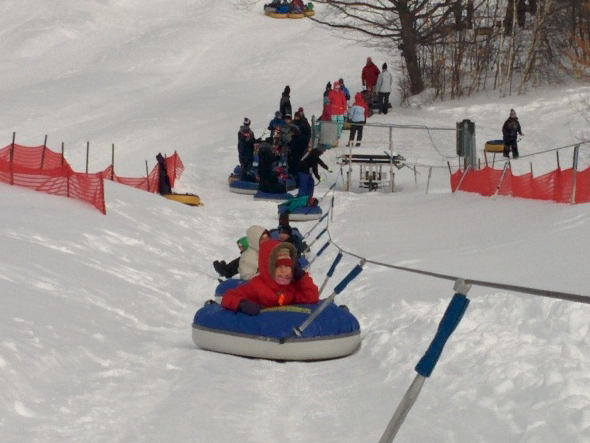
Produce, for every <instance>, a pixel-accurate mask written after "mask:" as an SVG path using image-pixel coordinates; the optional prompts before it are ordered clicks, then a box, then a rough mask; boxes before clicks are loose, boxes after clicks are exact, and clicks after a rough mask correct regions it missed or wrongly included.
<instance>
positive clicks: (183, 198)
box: [162, 193, 201, 206]
mask: <svg viewBox="0 0 590 443" xmlns="http://www.w3.org/2000/svg"><path fill="white" fill-rule="evenodd" d="M162 197H165V198H167V199H168V200H174V201H177V202H180V203H184V204H185V205H189V206H200V205H201V199H200V198H199V196H198V195H195V194H176V193H172V194H162Z"/></svg>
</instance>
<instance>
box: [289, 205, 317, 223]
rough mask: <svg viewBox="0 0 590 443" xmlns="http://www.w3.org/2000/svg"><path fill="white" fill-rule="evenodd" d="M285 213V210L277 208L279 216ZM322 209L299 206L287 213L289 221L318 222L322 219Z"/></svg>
mask: <svg viewBox="0 0 590 443" xmlns="http://www.w3.org/2000/svg"><path fill="white" fill-rule="evenodd" d="M283 212H286V209H283V208H281V207H279V214H282V213H283ZM322 212H323V211H322V208H321V207H320V206H299V207H298V208H295V209H293V210H292V211H290V212H289V220H290V221H309V220H318V219H320V218H321V217H322Z"/></svg>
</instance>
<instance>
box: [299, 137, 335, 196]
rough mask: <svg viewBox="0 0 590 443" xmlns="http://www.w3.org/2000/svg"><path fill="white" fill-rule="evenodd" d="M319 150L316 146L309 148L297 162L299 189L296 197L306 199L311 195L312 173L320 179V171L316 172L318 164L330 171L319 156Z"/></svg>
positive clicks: (312, 185)
mask: <svg viewBox="0 0 590 443" xmlns="http://www.w3.org/2000/svg"><path fill="white" fill-rule="evenodd" d="M320 155H321V153H320V151H319V149H317V148H314V149H311V150H310V151H309V152H308V153H307V154H306V155H304V156H303V158H302V159H301V161H300V162H299V172H298V173H297V175H298V176H299V191H298V192H297V197H304V196H305V197H307V198H308V199H310V198H312V197H313V191H314V188H315V183H314V181H313V177H312V174H313V175H315V177H316V178H317V179H318V180H320V181H321V179H322V178H321V177H320V173H319V172H318V165H319V166H321V167H322V168H324V169H325V170H326V171H328V172H332V170H331V169H330V168H328V166H327V165H326V164H325V163H324V162H323V161H322V159H321V158H320Z"/></svg>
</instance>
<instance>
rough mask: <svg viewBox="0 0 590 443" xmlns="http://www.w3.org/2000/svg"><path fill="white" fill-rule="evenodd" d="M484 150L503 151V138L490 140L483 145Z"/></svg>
mask: <svg viewBox="0 0 590 443" xmlns="http://www.w3.org/2000/svg"><path fill="white" fill-rule="evenodd" d="M484 151H486V152H504V140H490V141H487V142H486V144H485V146H484Z"/></svg>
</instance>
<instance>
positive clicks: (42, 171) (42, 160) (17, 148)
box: [0, 144, 184, 214]
mask: <svg viewBox="0 0 590 443" xmlns="http://www.w3.org/2000/svg"><path fill="white" fill-rule="evenodd" d="M166 166H167V168H166V169H167V172H168V177H169V178H170V184H171V186H174V183H175V181H176V179H177V178H179V177H180V176H181V175H182V172H183V171H184V165H183V164H182V161H181V160H180V157H179V156H178V154H177V153H176V151H175V152H174V154H173V155H172V156H171V157H168V158H166ZM159 175H160V173H159V168H158V165H157V164H156V165H155V166H154V168H153V169H152V171H151V172H150V173H149V174H148V175H147V176H146V177H143V178H129V177H119V176H118V175H116V174H115V173H114V171H113V166H112V165H111V166H109V167H107V168H106V169H105V170H104V171H102V172H98V173H94V174H85V173H79V172H74V171H73V170H72V168H71V167H70V165H69V164H68V162H67V161H66V160H65V158H63V156H62V154H59V153H57V152H54V151H51V150H50V149H49V148H47V147H46V146H21V145H17V144H10V145H8V146H6V147H4V148H2V149H0V182H3V183H7V184H10V185H16V186H22V187H24V188H28V189H33V190H35V191H41V192H45V193H47V194H52V195H60V196H63V197H69V198H75V199H77V200H81V201H83V202H86V203H89V204H91V205H92V206H94V207H95V208H97V209H98V210H99V211H100V212H102V213H103V214H106V207H105V200H104V180H105V179H108V180H113V181H115V182H117V183H121V184H124V185H127V186H132V187H134V188H137V189H143V190H145V191H149V192H154V193H155V192H158V181H159Z"/></svg>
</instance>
